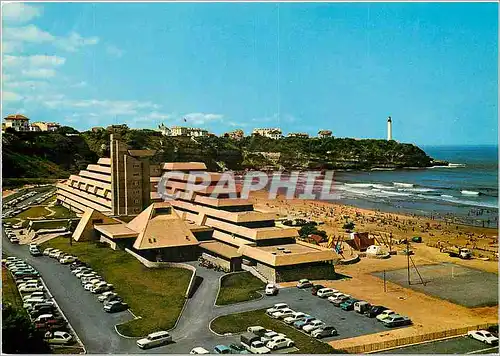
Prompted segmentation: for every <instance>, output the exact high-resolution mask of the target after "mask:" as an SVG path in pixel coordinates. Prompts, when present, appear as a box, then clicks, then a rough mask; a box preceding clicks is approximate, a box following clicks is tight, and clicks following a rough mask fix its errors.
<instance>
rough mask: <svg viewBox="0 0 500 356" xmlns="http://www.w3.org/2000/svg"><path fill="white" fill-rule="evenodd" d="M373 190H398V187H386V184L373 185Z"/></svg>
mask: <svg viewBox="0 0 500 356" xmlns="http://www.w3.org/2000/svg"><path fill="white" fill-rule="evenodd" d="M372 187H373V188H377V189H386V190H387V189H396V187H394V186H392V185H384V184H373V185H372Z"/></svg>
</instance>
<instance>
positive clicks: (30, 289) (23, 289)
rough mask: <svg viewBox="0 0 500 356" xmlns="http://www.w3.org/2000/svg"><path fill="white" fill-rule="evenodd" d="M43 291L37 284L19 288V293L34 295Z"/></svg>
mask: <svg viewBox="0 0 500 356" xmlns="http://www.w3.org/2000/svg"><path fill="white" fill-rule="evenodd" d="M42 290H43V287H42V286H39V285H37V284H27V285H25V286H22V287H20V288H19V292H21V293H33V292H38V291H42Z"/></svg>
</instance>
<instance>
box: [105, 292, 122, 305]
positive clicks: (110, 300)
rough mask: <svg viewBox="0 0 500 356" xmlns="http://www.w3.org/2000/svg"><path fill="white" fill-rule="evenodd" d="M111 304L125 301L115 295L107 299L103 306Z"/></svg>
mask: <svg viewBox="0 0 500 356" xmlns="http://www.w3.org/2000/svg"><path fill="white" fill-rule="evenodd" d="M110 302H123V299H122V298H121V297H120V296H119V295H117V294H115V295H112V296H109V297H107V298H106V299H105V300H104V301H103V304H107V303H110Z"/></svg>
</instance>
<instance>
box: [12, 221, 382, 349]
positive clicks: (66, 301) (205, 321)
mask: <svg viewBox="0 0 500 356" xmlns="http://www.w3.org/2000/svg"><path fill="white" fill-rule="evenodd" d="M2 234H3V230H2ZM3 248H4V251H5V252H6V253H7V254H9V255H13V256H17V257H20V258H23V259H24V260H26V261H27V262H28V263H30V264H31V265H33V267H35V268H36V269H37V270H38V271H39V272H40V274H41V275H42V277H43V278H44V280H45V283H46V284H47V286H48V288H49V289H50V291H51V293H52V294H53V295H54V298H56V300H57V302H58V303H59V305H60V307H61V309H62V310H63V312H64V313H65V315H66V316H67V318H68V320H69V321H70V323H71V324H72V326H73V327H74V329H75V331H76V332H77V334H78V336H79V337H80V338H81V340H82V342H83V343H84V344H85V347H86V349H87V352H88V353H141V352H147V353H187V352H189V351H190V350H191V349H192V348H193V347H195V346H203V347H205V348H207V349H209V350H210V349H213V347H214V346H215V345H217V344H229V343H232V342H238V341H239V336H238V335H232V336H218V335H216V334H214V333H212V332H211V331H210V330H209V323H210V321H211V320H212V319H214V318H215V317H217V316H221V315H226V314H232V313H238V312H243V311H249V310H254V309H262V308H267V307H270V306H272V305H273V304H275V303H281V302H284V303H287V304H288V305H289V306H290V307H291V308H292V309H294V310H297V311H302V312H306V313H309V314H311V315H313V316H315V317H318V318H320V319H321V320H323V321H325V322H326V323H328V324H332V325H334V326H335V327H336V328H337V330H338V332H339V335H338V336H336V337H333V338H328V339H325V340H324V341H329V340H334V339H342V338H350V337H355V336H359V335H363V334H371V333H375V332H379V331H383V330H386V328H385V327H384V326H383V325H382V324H381V323H379V322H377V321H376V320H375V319H370V318H366V317H364V316H362V315H359V314H357V313H355V312H352V311H351V312H345V311H343V310H341V309H340V308H336V307H334V306H333V305H332V304H330V303H329V302H328V301H327V300H324V299H320V298H317V297H314V296H312V295H311V293H310V291H309V290H299V289H297V288H285V289H281V290H280V293H279V295H278V296H275V297H268V296H264V297H263V298H262V299H260V300H255V301H251V302H246V303H240V304H234V305H229V306H221V307H215V306H214V301H215V299H216V296H217V291H218V286H219V278H220V276H221V275H222V273H220V272H215V271H213V270H208V269H205V268H197V276H199V277H201V278H203V281H202V282H201V284H200V285H199V287H198V289H197V290H196V292H195V293H194V295H193V297H192V298H190V299H189V300H188V302H187V304H186V307H185V309H184V311H183V313H182V315H181V318H180V320H179V322H178V324H177V326H176V327H175V328H174V329H173V330H172V331H171V333H172V336H173V340H174V341H175V342H174V343H173V344H170V345H166V346H163V347H159V348H155V349H150V350H147V351H141V350H140V349H138V348H137V346H136V345H135V339H133V338H123V337H121V336H119V335H118V334H117V333H116V332H115V328H114V326H115V325H116V324H119V323H122V322H124V321H127V320H131V319H132V315H131V314H130V313H129V312H122V313H117V314H107V313H105V312H104V311H103V310H102V304H101V303H99V302H98V301H97V299H96V298H95V296H94V295H92V294H90V293H88V292H86V291H83V289H82V287H81V283H80V280H79V279H77V278H75V277H74V276H73V275H72V274H71V273H70V269H69V268H68V267H67V266H64V265H61V264H59V263H56V262H55V261H54V260H53V259H50V258H47V257H33V256H31V255H30V254H29V252H28V248H27V246H23V245H13V244H11V243H10V242H8V240H7V239H6V237H5V235H4V234H3ZM193 265H194V266H196V267H197V264H196V263H193Z"/></svg>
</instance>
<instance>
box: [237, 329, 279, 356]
mask: <svg viewBox="0 0 500 356" xmlns="http://www.w3.org/2000/svg"><path fill="white" fill-rule="evenodd" d="M240 340H241V344H242V345H243V346H244V347H245V348H246V349H247V350H248V351H250V352H251V353H253V354H268V353H270V352H271V350H269V349H268V348H267V347H266V346H265V345H264V343H263V342H262V341H261V340H260V337H259V336H258V335H255V334H254V333H248V332H247V333H244V334H242V335H241V336H240Z"/></svg>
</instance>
